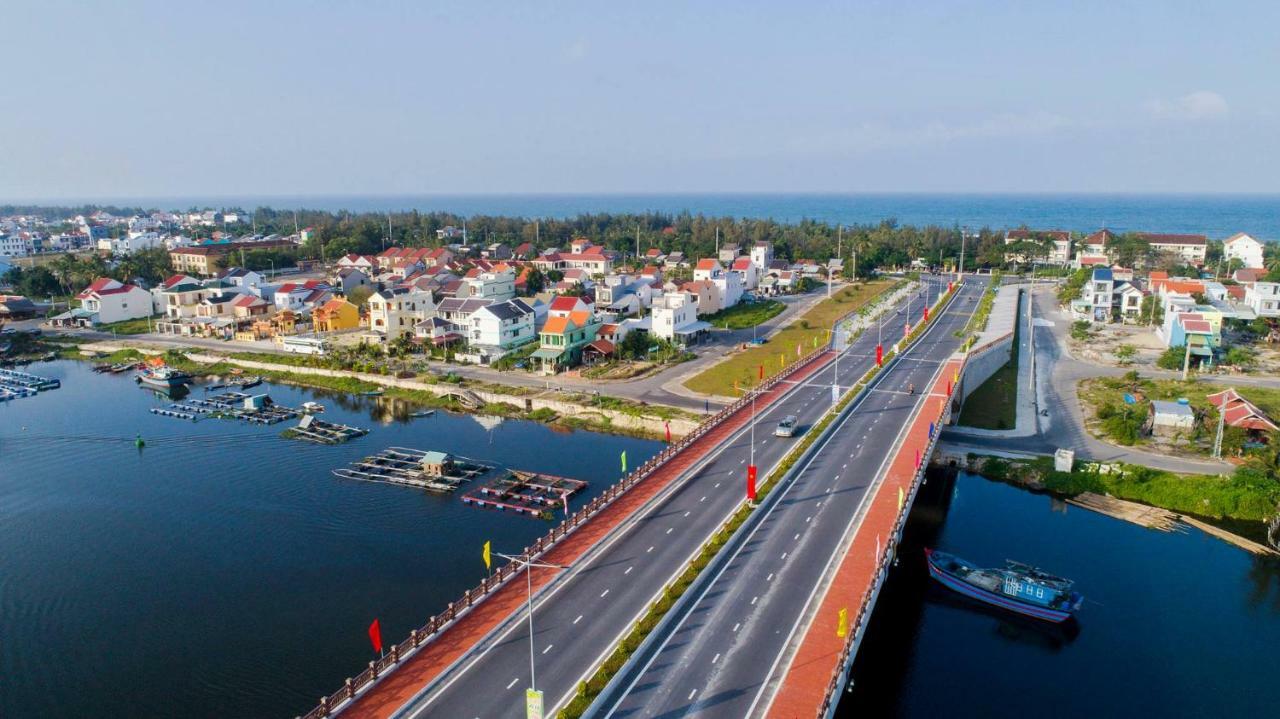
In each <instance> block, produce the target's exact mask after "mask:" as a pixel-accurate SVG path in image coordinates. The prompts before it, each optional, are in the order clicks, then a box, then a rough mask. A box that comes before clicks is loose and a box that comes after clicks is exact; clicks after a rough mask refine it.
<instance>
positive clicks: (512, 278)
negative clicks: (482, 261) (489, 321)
mask: <svg viewBox="0 0 1280 719" xmlns="http://www.w3.org/2000/svg"><path fill="white" fill-rule="evenodd" d="M462 282H463V285H465V286H466V287H467V292H466V296H467V297H471V298H476V299H483V300H489V301H491V302H505V301H507V300H509V299H511V298H513V297H515V296H516V271H515V269H513V268H511V267H507V266H505V265H503V266H502V268H501V269H494V270H492V271H490V272H477V273H476V274H475V275H474V276H472V275H471V274H470V273H468V276H467V277H464V278H463V279H462Z"/></svg>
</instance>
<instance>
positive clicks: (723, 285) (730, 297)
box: [711, 272, 742, 309]
mask: <svg viewBox="0 0 1280 719" xmlns="http://www.w3.org/2000/svg"><path fill="white" fill-rule="evenodd" d="M711 282H712V284H714V285H715V286H716V289H717V290H718V291H719V292H720V309H728V308H729V307H733V306H734V305H736V304H738V302H739V301H741V300H742V275H740V274H738V273H737V272H721V273H720V275H719V276H718V277H712V278H711Z"/></svg>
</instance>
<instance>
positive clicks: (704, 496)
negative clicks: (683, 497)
mask: <svg viewBox="0 0 1280 719" xmlns="http://www.w3.org/2000/svg"><path fill="white" fill-rule="evenodd" d="M698 501H699V502H705V501H707V497H706V495H703V497H702V499H699V500H698Z"/></svg>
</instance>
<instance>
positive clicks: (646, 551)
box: [644, 547, 653, 554]
mask: <svg viewBox="0 0 1280 719" xmlns="http://www.w3.org/2000/svg"><path fill="white" fill-rule="evenodd" d="M652 551H653V547H649V548H648V549H646V550H644V553H645V554H648V553H649V552H652Z"/></svg>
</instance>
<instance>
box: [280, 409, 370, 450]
mask: <svg viewBox="0 0 1280 719" xmlns="http://www.w3.org/2000/svg"><path fill="white" fill-rule="evenodd" d="M366 434H369V430H367V429H361V428H360V427H350V426H347V425H345V424H337V423H336V422H325V421H324V420H322V419H317V418H316V416H315V415H311V414H307V415H303V416H302V420H301V421H299V422H298V424H297V426H296V427H290V428H288V429H286V430H285V431H284V436H285V437H288V438H289V439H300V440H303V441H304V442H314V443H316V444H339V443H342V442H346V441H347V440H349V439H355V438H356V437H363V436H364V435H366Z"/></svg>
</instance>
